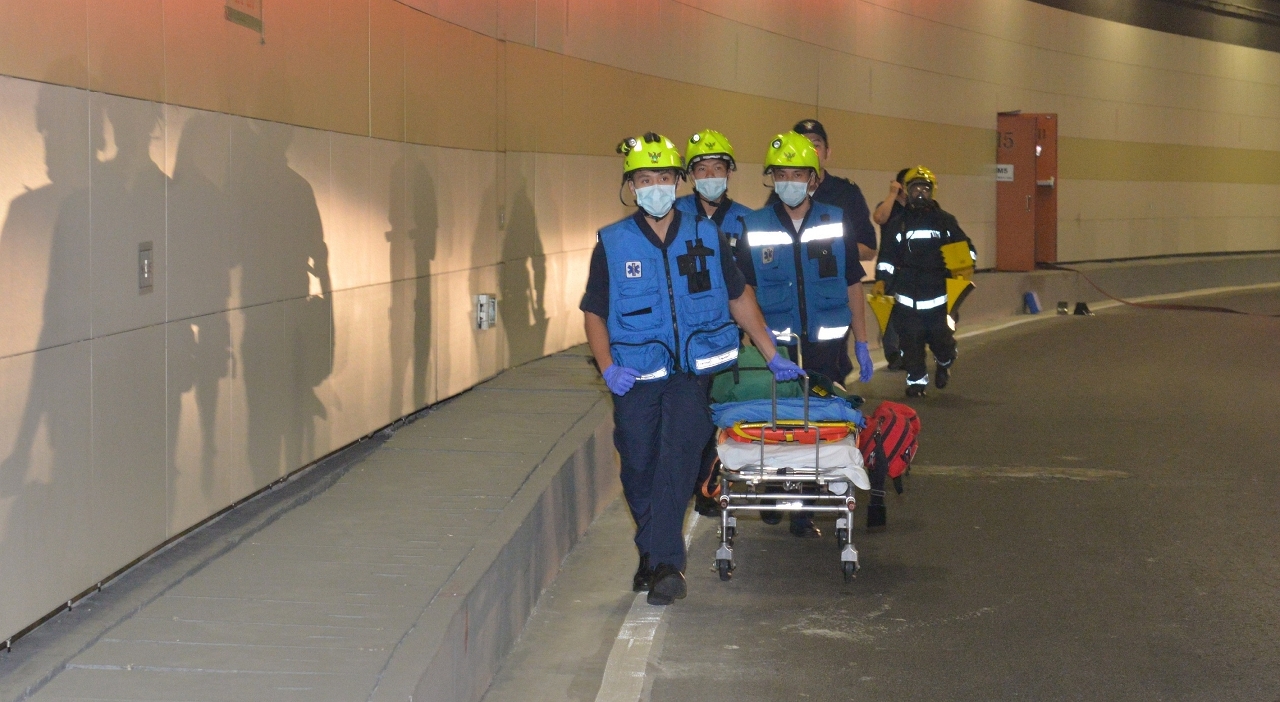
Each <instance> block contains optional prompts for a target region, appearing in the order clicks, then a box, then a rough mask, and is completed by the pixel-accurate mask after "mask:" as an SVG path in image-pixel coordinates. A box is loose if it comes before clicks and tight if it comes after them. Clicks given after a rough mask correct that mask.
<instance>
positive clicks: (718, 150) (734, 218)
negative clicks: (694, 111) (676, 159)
mask: <svg viewBox="0 0 1280 702" xmlns="http://www.w3.org/2000/svg"><path fill="white" fill-rule="evenodd" d="M684 163H685V167H686V168H688V169H689V180H691V181H692V184H693V192H692V193H690V194H688V195H685V196H684V197H682V198H679V199H677V200H676V209H677V210H680V211H681V212H687V213H689V214H691V215H702V216H703V217H707V218H709V219H710V220H711V221H713V222H715V223H716V226H717V227H720V231H721V232H722V233H723V234H724V235H725V238H726V239H728V240H729V246H731V247H732V246H736V245H737V243H738V237H739V236H741V235H742V218H743V217H744V216H746V215H747V214H748V213H750V212H751V208H750V207H747V206H746V205H742V204H739V203H737V202H734V201H733V200H731V199H729V178H730V176H731V175H732V174H733V171H736V170H738V164H737V162H736V161H734V159H733V145H732V144H730V143H729V140H728V139H726V138H725V136H724V135H723V134H721V133H720V132H717V131H715V130H714V129H704V130H702V131H700V132H698V133H697V134H694V135H693V136H691V137H689V143H688V145H687V146H685V148H684Z"/></svg>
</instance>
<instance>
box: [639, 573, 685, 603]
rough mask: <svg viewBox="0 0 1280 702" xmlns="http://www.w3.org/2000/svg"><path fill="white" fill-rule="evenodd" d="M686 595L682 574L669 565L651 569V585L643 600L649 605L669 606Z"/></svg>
mask: <svg viewBox="0 0 1280 702" xmlns="http://www.w3.org/2000/svg"><path fill="white" fill-rule="evenodd" d="M686 594H688V590H687V589H686V587H685V582H684V573H681V572H680V570H679V569H678V568H676V567H675V566H673V565H671V564H670V563H659V564H658V567H657V568H654V569H653V585H652V586H651V587H650V588H649V596H648V597H646V598H645V600H646V601H647V602H648V603H649V604H651V605H669V604H671V603H672V602H674V601H676V600H683V599H684V596H685V595H686Z"/></svg>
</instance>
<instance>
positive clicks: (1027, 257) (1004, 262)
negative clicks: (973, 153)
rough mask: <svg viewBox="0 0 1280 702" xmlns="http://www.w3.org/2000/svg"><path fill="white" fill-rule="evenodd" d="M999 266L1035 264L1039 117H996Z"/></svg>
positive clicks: (1022, 267)
mask: <svg viewBox="0 0 1280 702" xmlns="http://www.w3.org/2000/svg"><path fill="white" fill-rule="evenodd" d="M996 123H997V144H996V269H997V270H1002V271H1029V270H1032V269H1034V268H1035V266H1036V239H1035V232H1036V208H1035V198H1036V117H1035V115H1023V114H1018V113H1005V114H1001V115H999V116H998V117H997V122H996Z"/></svg>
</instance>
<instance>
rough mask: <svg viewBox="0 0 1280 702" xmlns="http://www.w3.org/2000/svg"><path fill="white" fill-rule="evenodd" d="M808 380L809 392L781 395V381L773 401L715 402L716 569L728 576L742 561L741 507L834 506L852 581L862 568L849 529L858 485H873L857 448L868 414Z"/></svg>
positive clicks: (828, 509)
mask: <svg viewBox="0 0 1280 702" xmlns="http://www.w3.org/2000/svg"><path fill="white" fill-rule="evenodd" d="M801 382H803V384H804V394H803V396H802V397H803V399H801V398H787V399H783V400H779V399H778V387H777V383H776V382H775V383H773V385H772V388H771V390H772V398H771V399H770V400H751V401H747V402H732V403H723V404H719V405H714V406H713V407H712V409H713V413H712V415H713V419H714V420H715V422H716V424H717V426H718V427H720V430H719V432H718V435H717V444H716V453H717V455H718V456H719V458H720V464H721V471H720V547H719V549H717V550H716V569H717V570H718V571H719V573H720V579H721V580H728V579H729V578H730V577H732V574H733V570H734V567H735V564H734V560H733V541H734V537H735V536H736V534H737V526H738V519H737V516H736V515H737V514H738V513H739V512H764V511H778V512H799V511H805V512H816V513H834V514H835V515H836V542H837V544H838V546H839V554H840V568H841V571H842V572H843V574H844V579H845V582H849V581H851V580H852V579H853V576H854V573H856V572H857V570H858V550H857V549H856V548H855V547H854V545H853V542H852V540H851V539H850V534H851V532H852V525H853V510H854V507H855V506H856V504H857V502H856V500H855V499H854V493H853V488H854V487H857V488H861V489H863V490H869V489H871V481H870V480H869V479H868V476H867V471H866V469H865V467H864V466H863V461H862V453H861V452H860V451H859V450H858V431H859V429H860V428H861V427H862V426H864V425H865V422H864V421H863V418H862V413H861V412H858V411H857V410H855V409H853V408H852V407H851V406H850V405H849V404H848V403H847V402H845V401H844V400H842V399H839V398H835V397H832V398H811V397H810V396H809V378H808V377H805V378H803V379H802V381H801ZM791 415H795V416H791ZM753 420H754V421H753ZM756 437H758V439H757V438H756Z"/></svg>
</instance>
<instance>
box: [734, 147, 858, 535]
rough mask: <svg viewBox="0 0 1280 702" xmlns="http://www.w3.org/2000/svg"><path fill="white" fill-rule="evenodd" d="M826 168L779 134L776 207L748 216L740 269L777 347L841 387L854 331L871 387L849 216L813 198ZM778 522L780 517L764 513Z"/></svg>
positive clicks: (799, 525)
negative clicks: (791, 346)
mask: <svg viewBox="0 0 1280 702" xmlns="http://www.w3.org/2000/svg"><path fill="white" fill-rule="evenodd" d="M820 170H821V165H820V163H819V161H818V155H817V153H816V151H815V150H814V148H813V144H811V143H810V141H809V140H808V139H806V138H805V137H804V136H803V135H801V134H797V133H796V132H787V133H785V134H779V135H777V136H776V137H774V138H773V140H772V141H771V142H770V144H769V149H768V152H767V153H766V154H765V175H767V176H769V177H770V178H771V179H772V180H773V189H774V193H775V194H776V195H777V196H778V203H777V204H775V205H766V206H764V207H762V208H761V209H759V210H756V211H755V212H752V213H751V214H749V215H747V216H746V217H743V222H742V231H743V233H742V238H741V239H739V240H738V247H737V257H738V266H739V267H740V268H741V269H742V273H743V276H744V278H745V279H746V283H747V289H749V290H755V291H756V294H757V295H758V296H759V297H758V299H759V301H760V309H761V310H762V311H763V312H764V317H765V322H766V323H767V324H768V325H769V329H770V331H772V332H773V334H774V336H775V337H776V338H778V339H779V340H780V341H786V342H787V343H794V342H795V341H796V340H798V341H799V350H800V361H801V365H802V366H803V367H804V369H805V370H806V371H814V372H817V373H821V374H823V375H825V376H827V377H828V378H830V379H832V380H834V381H836V382H843V381H844V378H845V376H846V375H848V374H849V373H850V372H851V371H852V370H853V364H852V363H850V361H849V342H848V338H849V332H850V329H852V331H853V337H854V339H855V342H856V343H855V344H854V348H855V351H856V355H857V357H858V366H859V370H860V374H859V380H860V381H862V382H864V383H865V382H867V381H869V380H871V374H872V372H873V371H872V368H873V365H872V362H871V352H870V351H869V350H868V347H867V331H866V307H867V305H866V301H865V300H866V298H865V295H864V294H863V290H862V264H861V263H860V262H859V260H858V254H857V247H856V243H855V240H854V239H853V236H852V235H851V231H850V229H849V227H846V226H845V223H844V212H843V211H842V210H841V209H840V208H839V207H835V206H833V205H828V204H825V203H821V202H817V201H816V200H814V199H813V198H812V197H811V196H810V194H809V193H810V192H811V190H812V188H813V187H814V183H815V181H816V180H817V178H818V173H819V171H820ZM762 517H763V518H764V519H765V521H766V522H769V523H775V524H776V523H777V521H778V520H779V518H778V516H777V513H771V512H766V513H763V514H762ZM791 533H792V534H794V535H796V536H799V537H805V538H813V537H818V536H821V532H819V531H818V529H817V528H815V527H814V526H813V515H812V514H811V513H807V512H792V513H791Z"/></svg>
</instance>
